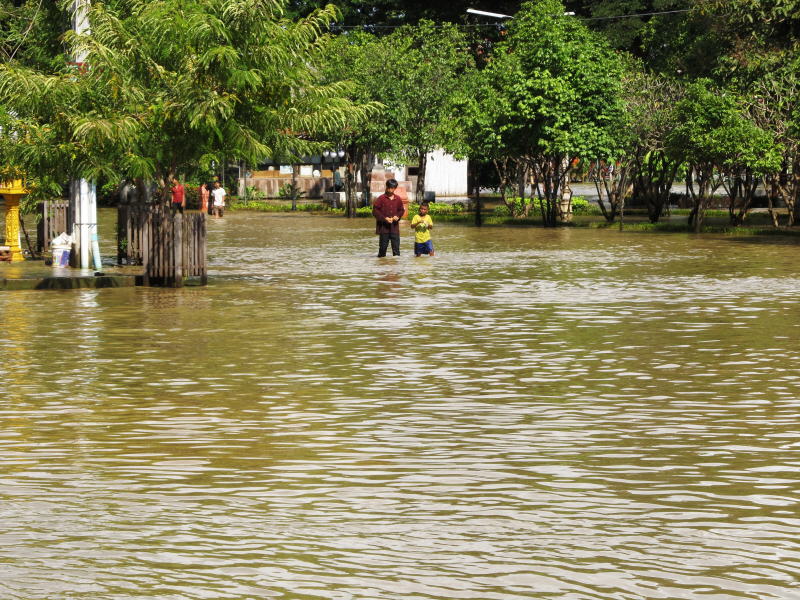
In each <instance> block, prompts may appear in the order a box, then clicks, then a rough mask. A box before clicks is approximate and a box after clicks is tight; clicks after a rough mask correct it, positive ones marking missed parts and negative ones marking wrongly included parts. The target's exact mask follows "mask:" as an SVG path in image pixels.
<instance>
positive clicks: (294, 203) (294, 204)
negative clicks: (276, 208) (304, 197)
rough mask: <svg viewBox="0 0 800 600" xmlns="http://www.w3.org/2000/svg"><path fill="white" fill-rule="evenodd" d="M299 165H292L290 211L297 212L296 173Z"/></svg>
mask: <svg viewBox="0 0 800 600" xmlns="http://www.w3.org/2000/svg"><path fill="white" fill-rule="evenodd" d="M299 170H300V166H299V165H292V210H297V171H299Z"/></svg>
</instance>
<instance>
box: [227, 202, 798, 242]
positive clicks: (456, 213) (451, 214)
mask: <svg viewBox="0 0 800 600" xmlns="http://www.w3.org/2000/svg"><path fill="white" fill-rule="evenodd" d="M575 208H576V210H575V216H574V219H573V221H572V222H571V223H569V224H566V225H565V226H566V227H577V228H590V229H612V230H615V229H618V228H619V223H618V222H614V223H609V222H607V221H606V220H605V219H604V218H603V217H602V213H601V212H600V209H599V208H598V207H597V206H596V205H593V204H590V203H587V202H585V201H581V199H579V201H578V202H577V203H576V207H575ZM417 209H418V205H416V204H411V205H410V206H409V217H411V216H413V215H415V214H416V213H417ZM229 210H232V211H240V210H247V211H258V212H269V213H291V212H293V211H292V210H291V202H288V201H264V200H249V201H243V200H238V199H235V198H234V199H233V200H232V202H231V203H230V205H229ZM296 212H302V213H311V214H326V215H331V216H334V215H339V216H341V215H344V209H343V208H331V207H330V206H329V205H327V204H323V203H321V202H318V203H315V202H307V201H306V202H302V203H301V202H298V203H297V211H296ZM430 213H431V216H432V217H433V218H434V220H435V221H439V222H445V223H459V224H463V225H472V224H474V223H475V213H474V212H473V211H472V210H468V209H467V207H466V206H464V204H462V203H455V204H446V203H443V202H434V203H432V204H431V205H430ZM688 214H689V211H688V210H686V209H673V210H672V211H671V212H670V214H669V215H668V216H665V217H664V218H663V220H662V221H661V222H659V223H650V222H649V221H648V220H647V211H646V210H644V209H632V210H627V211H626V213H625V222H624V225H623V229H624V230H625V231H629V232H643V233H644V232H654V233H694V230H693V229H690V228H689V226H688V223H687V219H686V217H687V216H688ZM356 216H357V217H365V218H366V217H372V209H371V208H370V207H360V208H358V209H357V210H356ZM483 225H485V226H490V227H491V226H495V227H500V226H502V227H541V226H542V220H541V217H540V216H539V211H538V209H533V208H532V209H531V212H530V214H529V216H528V217H512V216H511V215H510V212H509V210H508V208H507V207H506V206H505V205H500V206H494V207H491V206H490V207H487V209H486V210H485V212H484V214H483ZM702 233H713V234H724V235H731V236H756V235H779V236H780V235H783V236H793V237H794V236H800V230H795V229H788V228H774V227H772V222H771V220H770V217H769V215H768V214H765V213H754V214H751V215H750V216H749V218H748V224H747V225H745V226H738V227H734V226H732V225H730V224H729V222H728V212H727V211H725V210H709V211H707V212H706V225H705V226H704V227H703V229H702Z"/></svg>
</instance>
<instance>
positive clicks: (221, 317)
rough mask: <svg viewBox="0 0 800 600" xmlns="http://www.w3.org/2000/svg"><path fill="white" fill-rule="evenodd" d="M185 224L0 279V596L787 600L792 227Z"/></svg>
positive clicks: (795, 555) (799, 304)
mask: <svg viewBox="0 0 800 600" xmlns="http://www.w3.org/2000/svg"><path fill="white" fill-rule="evenodd" d="M103 218H104V219H105V220H106V221H107V220H108V219H109V218H110V217H109V215H108V214H104V216H103ZM107 230H108V231H110V230H111V229H110V228H109V229H107ZM209 231H210V234H209V235H210V250H209V252H210V262H211V269H212V270H211V285H210V286H209V287H208V288H205V289H201V288H186V289H183V290H160V289H118V290H113V289H110V290H84V291H68V292H7V293H4V294H0V325H1V328H0V423H2V427H0V598H4V599H14V600H34V599H36V600H38V599H81V600H84V599H87V600H88V599H93V600H94V599H98V598H103V599H131V600H133V599H140V598H158V599H202V598H215V599H216V598H231V599H249V598H286V599H312V598H313V599H319V598H327V599H331V600H349V599H363V600H376V599H381V600H383V599H387V600H389V599H390V600H409V599H444V598H453V599H467V600H473V599H474V600H493V599H497V600H501V599H502V600H506V599H508V600H512V599H522V598H526V599H527V598H536V599H540V598H552V599H583V598H587V599H598V600H599V599H604V600H605V599H610V598H613V599H635V598H664V599H693V600H694V599H697V600H723V599H731V598H748V599H759V600H766V599H778V598H780V599H797V598H800V587H798V572H800V541H799V540H800V511H799V510H798V500H800V483H798V477H797V472H798V469H799V468H800V427H798V426H799V425H800V417H799V416H798V411H799V410H800V399H798V397H799V396H800V347H799V346H798V341H799V340H800V319H798V316H799V315H800V310H799V309H800V297H799V296H798V293H799V292H800V277H798V260H797V257H798V251H799V250H800V248H798V245H797V243H795V242H793V241H790V240H786V239H783V240H781V239H778V238H775V239H760V238H747V239H745V238H740V239H735V238H726V237H715V236H705V237H693V236H688V235H657V234H641V233H638V234H636V233H623V234H619V233H617V232H615V231H602V232H597V231H591V230H558V231H546V230H542V229H539V228H518V229H517V228H492V227H487V228H484V229H482V230H477V229H475V228H471V227H464V226H460V225H448V224H441V226H440V227H438V228H437V229H435V230H434V234H435V235H434V242H435V244H436V246H437V250H438V256H437V257H436V258H434V259H424V258H423V259H418V260H415V259H414V258H413V257H412V256H411V254H410V248H411V238H410V236H409V235H408V234H407V232H404V234H405V235H404V238H403V251H404V255H403V256H401V257H400V258H399V259H391V258H389V259H383V260H378V259H377V258H375V257H374V254H375V250H376V247H377V243H376V240H375V238H374V236H373V235H372V234H371V229H370V224H369V222H368V221H366V220H361V219H359V220H356V221H352V222H348V221H346V220H345V219H339V218H327V217H310V216H286V215H264V214H241V213H231V214H230V215H229V216H227V217H226V218H225V219H224V220H220V221H211V222H210V223H209ZM109 247H110V244H108V243H106V245H105V248H106V249H107V250H108V249H109Z"/></svg>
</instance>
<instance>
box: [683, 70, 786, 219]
mask: <svg viewBox="0 0 800 600" xmlns="http://www.w3.org/2000/svg"><path fill="white" fill-rule="evenodd" d="M676 113H677V120H678V125H677V127H675V129H673V130H672V131H671V132H670V134H669V135H668V137H667V146H668V148H669V151H670V154H671V157H672V158H673V159H674V160H680V161H682V162H685V163H686V165H687V174H686V187H687V189H688V190H689V194H690V198H691V200H692V203H693V207H692V211H691V213H690V215H689V225H690V226H692V227H694V229H695V231H696V232H699V231H700V230H701V228H702V225H703V220H704V216H705V210H706V207H707V205H708V201H709V199H710V198H711V197H712V195H713V194H714V192H715V191H716V190H717V189H718V188H719V187H720V186H725V188H726V189H727V190H728V192H729V194H730V195H731V209H730V214H731V219H732V221H733V222H734V223H740V222H741V220H743V219H744V216H745V215H746V214H747V210H749V206H750V203H751V202H752V195H753V194H754V193H755V188H756V185H757V183H758V181H756V179H757V178H761V177H763V176H764V175H765V174H766V173H769V172H773V171H777V170H778V169H779V168H780V152H779V149H777V148H776V144H775V139H774V136H772V135H771V134H770V132H768V131H766V130H764V129H762V128H760V127H758V126H757V125H756V124H755V123H754V122H753V121H752V120H751V119H749V118H748V116H747V114H746V113H745V111H744V107H743V105H742V102H741V100H740V99H739V98H738V97H736V96H735V95H734V94H732V93H731V92H729V91H726V90H722V89H719V88H717V87H715V86H714V84H713V83H712V82H711V81H710V80H707V79H701V80H698V81H697V82H694V83H692V84H690V85H689V86H688V87H687V90H686V95H685V97H684V98H683V99H681V100H680V101H679V102H678V103H677V105H676ZM735 203H736V204H735ZM737 204H738V205H739V206H738V208H737Z"/></svg>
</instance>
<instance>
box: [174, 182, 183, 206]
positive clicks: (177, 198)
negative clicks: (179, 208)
mask: <svg viewBox="0 0 800 600" xmlns="http://www.w3.org/2000/svg"><path fill="white" fill-rule="evenodd" d="M183 199H184V191H183V186H182V185H181V184H180V183H179V184H178V185H176V186H173V188H172V203H173V204H183Z"/></svg>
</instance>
